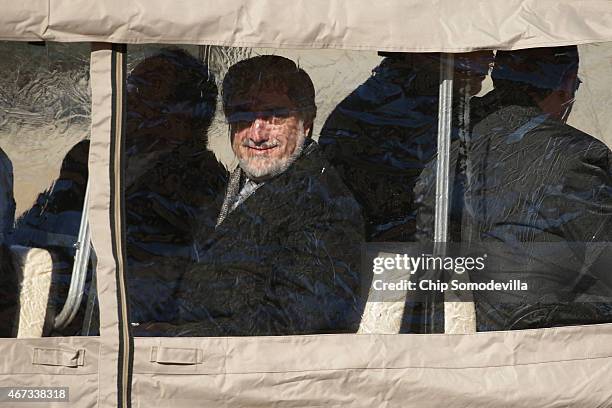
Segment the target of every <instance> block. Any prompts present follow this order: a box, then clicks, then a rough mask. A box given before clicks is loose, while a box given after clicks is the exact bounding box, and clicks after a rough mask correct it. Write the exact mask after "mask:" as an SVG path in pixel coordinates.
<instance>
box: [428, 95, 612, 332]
mask: <svg viewBox="0 0 612 408" xmlns="http://www.w3.org/2000/svg"><path fill="white" fill-rule="evenodd" d="M458 156H459V154H458V148H457V146H453V149H452V150H451V160H450V163H451V180H450V185H451V186H452V189H453V191H452V192H451V196H452V197H453V200H452V203H451V217H450V218H451V223H450V231H451V237H453V238H454V240H455V241H461V242H464V243H465V242H472V243H477V244H480V243H489V244H490V243H494V244H501V245H500V248H503V249H502V250H503V251H504V252H503V256H504V257H506V259H507V261H505V262H502V263H501V264H500V265H497V269H496V270H495V271H494V272H491V273H486V274H479V273H474V274H472V275H471V276H470V279H471V280H472V281H476V282H478V281H483V282H487V281H488V280H490V279H499V278H503V279H521V280H523V281H524V282H527V283H528V285H529V290H528V291H526V292H518V293H499V292H497V293H492V292H490V291H489V292H475V293H474V299H475V302H476V308H477V318H478V328H479V330H507V329H518V328H529V327H547V326H556V325H566V324H576V323H593V322H601V321H607V320H608V319H610V317H611V316H612V313H611V310H610V307H609V304H608V305H606V304H605V303H606V302H605V301H604V302H600V303H599V304H597V302H581V301H580V299H584V298H585V294H587V293H597V294H598V295H603V299H604V300H605V299H610V300H612V297H610V294H611V293H612V292H611V288H612V285H611V284H612V279H611V276H610V275H611V274H610V273H609V272H606V271H605V269H606V268H608V269H609V267H610V259H609V258H608V259H606V257H607V256H609V255H608V254H609V253H610V251H609V247H608V250H605V245H606V244H605V243H609V242H611V241H612V170H611V169H612V154H611V152H610V149H608V148H607V147H606V145H604V144H603V143H601V142H599V141H598V140H596V139H595V138H593V137H591V136H589V135H587V134H585V133H583V132H581V131H579V130H577V129H575V128H573V127H571V126H569V125H566V124H564V123H562V122H560V121H557V120H555V119H552V118H550V117H548V116H547V115H545V114H543V113H542V112H541V111H540V110H539V109H537V108H535V107H523V106H506V107H503V108H501V109H499V110H498V111H496V112H494V113H493V114H490V115H489V116H488V117H486V118H485V119H484V120H483V121H481V122H480V123H479V124H478V125H476V126H475V127H474V131H473V135H472V140H471V142H470V146H469V149H468V155H467V158H465V160H466V163H467V165H466V171H465V174H456V172H455V171H454V170H455V169H456V168H457V166H456V164H457V161H458V160H460V158H459V157H458ZM433 181H435V162H434V163H432V164H431V165H430V166H428V167H427V169H426V171H425V172H424V173H423V175H422V177H421V179H420V181H419V183H418V184H417V188H416V195H417V196H418V197H419V198H418V202H419V212H418V217H417V225H418V231H419V234H418V236H419V238H420V239H421V240H430V239H431V237H432V235H433V226H434V222H433V217H434V205H435V183H434V182H433ZM608 245H609V244H608ZM490 255H491V254H490ZM606 265H607V267H606Z"/></svg>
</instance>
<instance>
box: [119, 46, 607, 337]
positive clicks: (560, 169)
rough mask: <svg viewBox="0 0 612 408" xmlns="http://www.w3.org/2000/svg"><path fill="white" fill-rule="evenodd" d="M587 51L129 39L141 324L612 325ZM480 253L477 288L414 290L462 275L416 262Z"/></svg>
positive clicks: (238, 330) (255, 331)
mask: <svg viewBox="0 0 612 408" xmlns="http://www.w3.org/2000/svg"><path fill="white" fill-rule="evenodd" d="M570 48H571V47H570ZM571 49H572V50H574V51H572V52H574V53H573V54H572V55H571V56H565V55H557V51H558V50H556V49H547V50H540V51H521V52H516V53H504V52H498V53H495V52H494V51H479V52H473V53H465V54H456V55H454V56H453V58H450V59H449V58H446V57H445V56H444V55H441V54H438V53H421V54H408V53H371V52H349V51H333V50H311V51H291V50H265V49H238V48H225V47H196V46H193V47H183V48H176V47H159V46H142V47H129V49H128V51H129V53H128V56H129V61H128V62H129V75H128V79H127V92H128V99H127V101H128V105H127V111H128V119H127V132H126V150H125V154H126V185H125V206H126V231H127V234H126V238H127V242H126V245H127V257H128V276H127V277H128V284H129V285H128V286H129V299H130V313H131V316H130V321H131V324H132V329H133V333H134V334H135V335H137V336H150V335H160V336H249V335H292V334H321V333H432V332H443V331H444V330H445V327H446V328H447V327H449V325H448V320H449V319H452V318H454V317H453V316H452V315H451V314H449V310H451V309H449V307H448V305H449V304H451V303H465V304H469V305H472V309H471V310H472V312H471V317H469V316H468V318H469V319H471V321H472V322H473V324H474V326H475V329H476V330H510V329H520V328H527V327H547V326H552V325H568V324H588V323H598V322H607V321H609V320H610V318H611V317H610V316H611V315H610V307H609V305H610V304H611V302H610V297H609V295H610V292H609V289H610V286H609V282H610V278H609V276H608V275H609V273H607V271H606V268H608V270H609V266H610V260H609V259H607V258H606V256H609V255H607V254H609V253H610V251H609V250H607V246H606V245H607V243H608V242H609V241H610V236H609V234H610V231H611V230H612V228H611V225H610V223H611V222H612V221H610V217H611V214H612V213H611V209H610V206H611V202H610V200H611V197H612V196H611V194H610V190H611V189H612V185H611V180H610V179H611V174H610V150H609V147H608V146H609V143H610V139H607V140H606V137H609V132H607V131H606V130H605V129H606V128H605V126H606V125H605V123H604V121H605V119H606V114H605V111H606V105H605V104H601V103H599V102H598V101H599V100H608V99H609V95H608V96H605V95H603V96H602V97H603V98H604V99H601V98H599V99H595V98H594V97H593V95H594V93H598V94H599V93H602V92H604V90H603V88H601V85H600V84H601V78H600V77H601V76H602V75H603V76H604V77H605V76H606V75H608V77H609V75H610V74H612V72H607V71H606V69H608V71H609V67H606V65H605V63H604V61H605V59H601V58H599V57H597V55H599V54H598V51H599V50H600V48H598V47H593V46H591V47H589V46H586V47H581V48H580V50H578V51H576V48H575V47H574V48H571ZM605 49H607V48H605ZM560 52H562V53H563V52H565V51H563V50H561V51H560ZM521 53H525V54H526V55H528V57H527V59H526V61H527V63H526V64H524V63H522V62H520V58H521V55H522V54H521ZM547 53H548V54H547ZM542 55H552V57H551V58H553V59H552V60H549V59H544V60H542V61H540V60H539V59H538V58H540V57H541V56H542ZM583 57H584V58H583ZM504 58H506V59H504ZM557 58H558V59H559V60H557ZM568 58H569V60H567V59H568ZM508 59H509V60H510V61H511V65H512V64H514V65H512V67H513V68H512V69H509V68H507V67H506V65H504V64H505V63H506V60H508ZM514 59H518V60H519V62H516V61H514ZM583 59H584V61H586V62H585V63H583V62H582V61H583ZM566 60H567V61H570V62H567V61H566ZM579 60H580V62H578V61H579ZM559 61H561V62H559ZM564 64H566V65H567V66H566V65H564ZM602 69H603V71H604V72H602V71H601V70H602ZM596 72H597V74H596V75H594V74H592V73H596ZM577 73H578V75H576V74H577ZM555 76H557V77H558V79H557V80H555ZM578 78H580V79H578ZM449 81H451V82H449ZM517 81H518V82H520V81H522V82H521V84H522V85H518V84H517ZM581 81H582V82H581ZM580 83H581V85H580V89H579V90H578V93H576V92H575V91H576V89H577V87H578V84H580ZM445 84H448V85H450V86H448V87H447V88H444V87H445ZM525 84H527V85H525ZM542 88H543V90H542ZM444 89H446V90H444ZM502 89H505V90H508V92H509V93H508V94H506V93H505V91H504V93H500V92H501V90H502ZM534 89H535V90H534ZM583 89H587V90H591V91H590V92H588V93H587V92H586V91H583ZM582 92H584V93H582ZM511 93H512V94H513V95H510V94H511ZM604 93H605V92H604ZM500 95H503V97H501V96H500ZM574 97H575V99H574ZM512 98H514V99H512ZM606 98H607V99H606ZM513 109H514V110H513ZM510 111H511V112H510ZM523 111H524V112H523ZM527 111H529V112H527ZM441 112H451V117H450V120H449V121H448V126H446V122H444V116H443V115H442V116H441V114H440V113H441ZM528 113H529V114H528ZM500 115H501V116H500ZM504 115H506V116H504ZM530 115H531V116H530ZM497 116H500V117H499V118H498V117H497ZM591 117H592V118H595V117H596V118H597V121H593V120H591V119H589V118H591ZM440 118H443V120H441V119H440ZM572 124H574V125H575V126H577V127H581V128H582V129H583V130H584V131H585V132H584V133H583V132H581V131H578V130H576V129H574V128H573V127H571V125H572ZM594 124H597V126H599V127H598V128H596V127H593V125H594ZM444 132H447V134H448V144H449V153H443V152H441V151H440V149H441V146H438V141H439V135H441V134H443V133H444ZM540 132H542V133H543V135H542V136H541V137H540ZM588 132H592V133H593V135H592V136H590V135H588ZM606 143H607V144H606ZM441 158H443V159H444V160H442V161H446V162H448V170H449V171H448V174H449V175H448V177H446V179H445V180H444V181H445V183H446V187H444V183H441V179H440V178H439V176H438V175H439V174H443V173H440V171H441V170H440V168H441V166H439V163H440V162H441V160H440V159H441ZM445 189H448V191H447V192H445V191H446V190H445ZM444 205H446V206H447V207H448V211H447V212H446V213H444V212H442V213H441V214H447V215H444V216H443V217H442V218H441V217H440V216H439V215H438V216H436V214H437V210H436V208H442V207H443V206H444ZM441 225H444V226H445V228H446V230H447V232H446V233H445V235H443V237H444V238H443V239H437V241H440V242H438V243H436V245H434V241H436V239H435V231H439V230H440V226H441ZM440 243H444V245H442V247H441V246H440ZM441 248H442V249H441ZM440 251H441V252H440ZM478 251H481V252H482V251H484V252H482V255H485V258H486V257H489V261H488V266H487V267H486V268H485V269H486V270H485V272H483V273H473V274H472V273H468V274H463V272H461V273H460V274H461V275H462V277H461V279H460V281H461V282H463V283H471V284H474V285H472V286H469V287H470V288H472V289H469V290H458V291H448V293H445V292H444V291H440V290H439V289H440V287H442V288H444V285H442V286H436V287H433V286H432V287H429V288H425V289H424V288H423V287H419V286H418V285H417V289H416V290H413V289H411V286H410V285H409V284H407V283H406V284H405V285H403V286H402V282H404V281H406V282H408V281H410V280H412V282H413V283H419V282H421V281H426V280H428V281H431V282H433V283H436V282H437V283H442V284H443V283H450V281H451V280H452V279H454V275H453V273H456V268H455V269H453V268H451V269H453V270H452V271H451V272H452V273H449V270H447V269H448V268H445V267H444V266H440V267H437V268H433V270H432V271H424V272H426V273H423V274H414V273H410V271H409V268H404V267H403V266H402V265H408V261H406V262H407V263H405V264H402V263H401V262H403V260H405V259H407V258H406V257H408V256H410V257H412V259H413V260H414V261H416V259H417V258H419V257H420V258H421V261H418V262H424V263H426V262H427V260H426V258H427V259H428V258H431V257H434V256H440V255H444V256H445V257H447V258H452V262H453V265H457V259H458V258H466V257H467V256H472V255H473V256H474V258H478V256H477V255H478ZM525 251H526V252H525ZM556 251H565V252H564V254H565V256H566V257H567V262H566V263H565V264H563V265H560V262H561V260H562V259H563V258H561V257H560V255H559V253H558V252H556ZM526 254H528V255H529V256H527V255H526ZM404 255H405V256H406V257H404ZM385 259H391V260H390V261H388V262H387V261H385ZM393 259H395V260H396V261H393ZM553 260H554V262H552V261H553ZM394 262H395V263H394ZM460 262H465V260H464V261H460ZM547 262H548V264H547ZM468 264H470V265H473V264H475V263H472V262H469V261H468ZM414 265H415V264H414ZM504 268H505V269H504ZM413 269H414V268H413ZM417 269H418V268H417ZM421 269H423V268H421ZM460 269H462V270H465V265H463V266H460ZM472 269H473V268H472ZM478 272H480V270H479V271H478ZM488 280H493V281H495V282H497V281H500V282H502V281H503V282H506V281H514V280H519V281H524V282H525V283H526V284H527V286H528V287H527V288H526V289H525V288H523V287H522V286H521V285H519V286H518V289H516V290H515V289H514V286H513V287H511V288H510V287H507V286H503V285H502V286H501V288H502V289H491V290H489V289H486V288H485V289H483V290H480V289H478V284H480V283H486V282H487V281H488ZM503 282H502V283H503ZM390 283H391V284H395V283H397V285H389V284H390ZM378 288H382V289H378ZM377 292H380V293H377ZM453 296H454V297H453ZM540 305H544V306H543V307H540ZM579 309H580V310H579ZM587 309H588V310H587ZM465 310H468V311H469V310H470V308H469V307H468V308H467V309H465ZM521 311H523V312H524V313H523V314H524V315H525V316H529V317H525V316H523V315H521V313H522V312H521ZM573 312H575V314H574V315H572V313H573ZM506 315H508V316H510V315H512V316H515V315H516V316H518V317H516V316H515V317H508V316H506ZM533 316H536V317H533ZM464 317H465V316H464ZM457 318H458V319H461V318H462V317H461V316H458V317H457ZM517 322H521V323H517Z"/></svg>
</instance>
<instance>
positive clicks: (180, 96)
mask: <svg viewBox="0 0 612 408" xmlns="http://www.w3.org/2000/svg"><path fill="white" fill-rule="evenodd" d="M127 82H128V83H127V101H128V102H127V121H126V125H127V129H126V142H125V149H126V156H127V157H126V161H127V170H126V179H125V202H126V205H125V207H126V224H127V228H126V230H127V231H126V232H127V233H126V238H127V243H126V244H127V261H128V268H127V275H128V287H129V300H130V313H131V316H130V321H131V322H132V323H134V324H135V325H136V326H137V324H138V323H140V322H151V321H165V320H168V319H172V318H174V317H175V316H176V306H175V305H174V302H173V296H174V291H175V289H176V284H177V282H178V280H179V279H180V273H181V271H183V270H184V269H185V263H189V262H192V261H193V260H194V259H195V251H194V242H195V233H196V232H199V234H201V235H202V236H206V235H209V234H210V233H212V231H214V227H215V222H216V217H217V215H218V213H219V208H220V207H221V201H222V198H223V190H224V188H225V187H226V185H227V170H226V169H225V168H224V167H223V165H222V164H221V163H219V161H218V160H217V159H216V157H215V155H214V154H213V153H212V152H211V151H210V150H208V149H207V148H206V145H207V130H208V127H209V126H210V123H211V122H212V118H213V117H214V113H215V106H216V97H217V87H216V85H215V83H214V78H212V77H211V76H210V75H209V73H208V69H207V67H206V65H204V64H202V63H201V62H200V61H198V60H197V59H196V58H194V57H192V56H191V55H189V54H188V53H186V52H184V51H182V50H180V49H164V50H161V51H160V52H159V53H157V54H154V55H152V56H150V57H147V58H145V59H143V60H142V61H141V62H140V63H139V64H138V65H137V66H136V67H134V69H133V70H132V72H131V73H130V75H129V77H128V80H127ZM89 144H90V142H89V140H84V141H82V142H80V143H78V144H77V145H75V146H74V147H73V148H72V149H71V150H70V151H69V152H68V154H67V155H66V157H65V159H64V161H63V163H62V168H61V170H60V175H59V178H58V180H56V181H55V182H54V184H53V186H52V187H51V188H50V189H49V191H47V192H45V193H43V194H41V195H40V196H39V197H38V199H37V202H36V204H35V205H34V206H33V207H32V208H31V209H30V210H28V211H27V212H26V213H25V214H24V215H23V216H22V217H20V220H19V221H18V228H17V232H16V236H17V237H18V239H17V242H19V243H21V244H23V245H26V246H36V247H43V248H49V249H52V250H53V253H54V255H55V256H56V258H57V254H58V253H59V254H61V260H62V263H61V264H62V265H65V267H64V268H63V269H64V270H66V272H67V274H69V273H70V271H71V268H72V261H73V259H72V258H73V256H74V248H73V244H74V243H75V242H76V241H77V235H78V230H79V224H80V220H81V216H82V208H83V201H84V197H85V190H86V187H87V179H88V169H87V159H88V155H89ZM177 265H180V266H177ZM69 282H70V279H69V275H67V276H66V277H65V279H62V280H61V283H60V285H56V286H60V288H59V290H60V293H59V294H58V295H57V296H54V298H55V302H57V303H58V305H57V307H58V308H61V305H62V304H63V300H65V299H66V293H67V289H68V286H69ZM84 298H86V297H84ZM78 320H79V319H78V317H77V319H75V321H76V322H77V323H78ZM77 326H78V325H77Z"/></svg>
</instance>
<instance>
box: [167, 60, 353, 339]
mask: <svg viewBox="0 0 612 408" xmlns="http://www.w3.org/2000/svg"><path fill="white" fill-rule="evenodd" d="M223 108H224V112H225V116H226V119H227V122H228V124H229V128H230V137H231V142H232V149H233V151H234V153H235V155H236V158H237V159H238V163H239V165H238V167H237V168H236V170H234V172H233V173H232V175H231V177H230V181H229V185H228V189H227V192H226V195H225V199H224V204H223V207H222V210H221V213H220V215H219V219H218V223H217V229H216V231H215V233H214V234H213V236H212V237H207V239H203V242H202V243H201V245H200V248H199V249H198V252H199V258H200V261H199V263H198V265H196V266H195V267H193V268H191V269H190V270H188V271H187V272H186V274H185V276H184V279H183V284H182V285H181V290H180V291H179V303H180V305H181V313H180V314H181V322H179V323H180V325H179V327H178V329H177V330H176V331H175V332H174V334H175V335H187V336H221V335H223V336H242V335H289V334H315V333H337V332H355V331H356V330H357V328H358V325H359V320H360V317H361V306H360V305H361V302H360V300H359V283H360V276H359V259H360V246H361V243H362V242H363V241H364V225H363V218H362V215H361V211H360V208H359V206H358V204H357V202H356V201H355V199H354V198H353V196H352V195H351V193H350V192H349V190H348V189H347V187H346V186H345V185H344V183H343V182H342V180H341V179H340V177H339V176H338V174H337V173H336V171H335V170H334V169H333V168H331V167H330V166H329V164H328V163H327V162H326V160H325V159H324V158H323V155H322V153H321V151H320V149H319V147H318V145H317V143H316V142H315V141H313V140H312V139H311V135H312V126H313V120H314V118H315V114H316V106H315V91H314V86H313V84H312V81H311V80H310V78H309V76H308V75H307V74H306V72H304V70H302V69H300V68H299V67H297V66H296V65H295V63H294V62H293V61H291V60H289V59H286V58H283V57H279V56H258V57H255V58H251V59H247V60H244V61H241V62H239V63H237V64H236V65H234V66H232V67H231V68H230V69H229V71H228V73H227V75H226V77H225V79H224V81H223Z"/></svg>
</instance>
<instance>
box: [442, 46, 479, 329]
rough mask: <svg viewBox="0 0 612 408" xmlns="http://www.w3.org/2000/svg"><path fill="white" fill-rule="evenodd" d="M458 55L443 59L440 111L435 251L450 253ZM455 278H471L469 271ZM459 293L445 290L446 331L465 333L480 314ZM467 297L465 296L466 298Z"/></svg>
mask: <svg viewBox="0 0 612 408" xmlns="http://www.w3.org/2000/svg"><path fill="white" fill-rule="evenodd" d="M453 69H454V56H453V55H452V54H443V55H442V57H441V60H440V93H439V98H440V103H439V113H438V155H437V160H436V164H437V167H436V212H435V226H434V254H435V255H436V256H445V255H446V243H447V242H448V241H449V233H448V222H449V209H450V185H449V180H450V146H451V132H452V117H453V108H452V103H453ZM454 278H455V279H459V280H465V279H469V278H468V277H467V274H463V275H457V276H454ZM460 300H461V299H459V298H458V296H457V294H455V293H453V292H449V291H446V292H445V293H444V333H452V334H465V333H474V332H475V331H476V313H475V308H474V303H473V302H466V301H463V302H462V301H460ZM464 300H465V299H464Z"/></svg>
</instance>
